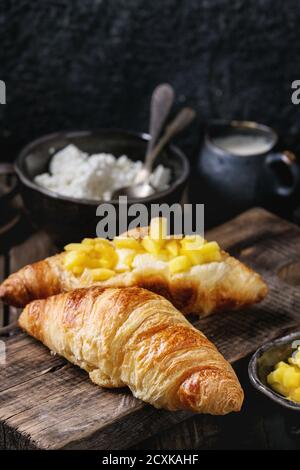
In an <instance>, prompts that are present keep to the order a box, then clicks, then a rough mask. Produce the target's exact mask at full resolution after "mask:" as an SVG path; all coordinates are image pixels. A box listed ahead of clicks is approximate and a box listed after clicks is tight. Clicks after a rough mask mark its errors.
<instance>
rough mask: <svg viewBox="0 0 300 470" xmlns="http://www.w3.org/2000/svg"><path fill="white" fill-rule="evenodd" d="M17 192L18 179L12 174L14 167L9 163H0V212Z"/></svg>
mask: <svg viewBox="0 0 300 470" xmlns="http://www.w3.org/2000/svg"><path fill="white" fill-rule="evenodd" d="M17 190H18V179H17V177H16V175H15V174H14V166H13V165H12V164H10V163H0V210H2V209H4V208H5V207H6V206H7V204H8V203H9V201H10V200H11V199H12V198H13V197H14V196H15V195H16V193H17Z"/></svg>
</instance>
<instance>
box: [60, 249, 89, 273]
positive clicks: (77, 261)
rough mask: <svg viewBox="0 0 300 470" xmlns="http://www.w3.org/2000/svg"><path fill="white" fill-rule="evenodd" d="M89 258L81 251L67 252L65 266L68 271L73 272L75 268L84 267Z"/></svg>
mask: <svg viewBox="0 0 300 470" xmlns="http://www.w3.org/2000/svg"><path fill="white" fill-rule="evenodd" d="M87 260H88V257H87V255H86V254H85V253H84V252H81V251H67V253H66V255H65V258H64V265H65V267H66V268H67V269H69V270H71V269H72V268H74V267H75V266H78V265H79V266H84V265H85V263H86V262H87Z"/></svg>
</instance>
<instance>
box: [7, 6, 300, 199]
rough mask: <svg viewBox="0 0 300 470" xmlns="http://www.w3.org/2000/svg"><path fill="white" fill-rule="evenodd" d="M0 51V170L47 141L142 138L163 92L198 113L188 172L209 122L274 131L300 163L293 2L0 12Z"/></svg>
mask: <svg viewBox="0 0 300 470" xmlns="http://www.w3.org/2000/svg"><path fill="white" fill-rule="evenodd" d="M0 45H1V47H0V79H2V80H5V81H6V85H7V104H6V105H2V106H0V150H1V153H0V160H6V159H12V158H14V156H15V155H16V152H17V151H18V150H19V149H20V147H21V146H22V145H23V144H24V143H27V142H29V141H30V140H32V139H33V138H35V137H38V136H40V135H41V134H45V133H49V132H52V131H57V130H62V129H74V128H78V129H85V128H97V127H110V126H115V127H125V128H131V129H136V130H146V129H147V121H148V107H149V98H150V94H151V91H152V90H153V88H154V87H155V85H157V84H158V83H159V82H163V81H167V82H170V83H171V84H173V85H174V87H175V89H176V92H177V106H179V104H183V103H188V104H191V105H192V106H193V107H194V108H195V109H196V110H197V111H198V122H197V123H195V124H194V125H193V127H192V128H190V129H189V130H188V131H187V132H186V133H185V135H184V136H182V137H181V138H180V144H181V145H182V146H183V148H184V150H185V151H186V152H187V154H188V155H189V157H190V159H191V160H192V161H193V160H194V159H195V156H196V153H197V149H198V147H199V142H200V140H201V135H202V132H203V123H204V122H205V121H207V120H208V119H210V118H237V119H252V120H257V121H260V122H263V123H266V124H269V125H272V126H275V128H277V129H278V130H279V132H280V134H281V135H282V138H283V141H284V142H283V143H284V145H292V148H294V149H296V150H297V153H299V156H300V145H299V143H300V138H299V136H300V132H299V131H300V105H299V106H295V105H293V104H292V103H291V82H292V81H293V80H295V79H300V2H299V1H298V0H285V1H284V2H283V1H282V0H248V1H245V0H227V1H226V0H181V1H180V0H163V1H159V0H154V1H151V2H146V1H145V0H111V1H109V0H73V1H71V0H43V1H42V2H37V1H33V0H32V1H30V0H18V1H15V0H7V1H4V0H0ZM298 149H299V150H298ZM299 200H300V198H299Z"/></svg>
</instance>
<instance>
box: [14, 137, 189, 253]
mask: <svg viewBox="0 0 300 470" xmlns="http://www.w3.org/2000/svg"><path fill="white" fill-rule="evenodd" d="M148 139H149V136H148V135H147V134H136V133H131V132H127V131H122V130H99V131H94V132H90V131H87V132H85V131H84V132H62V133H57V134H52V135H47V136H45V137H42V138H40V139H38V140H35V141H34V142H32V143H31V144H29V145H28V146H27V147H25V148H24V149H23V150H22V152H21V153H20V155H19V156H18V158H17V160H16V165H15V167H16V172H17V174H18V177H19V179H20V181H21V194H22V198H23V201H24V205H25V208H26V210H27V212H28V213H29V214H30V217H31V219H32V221H33V222H34V224H35V225H37V226H38V227H40V228H43V229H44V230H46V231H47V232H48V234H49V235H50V236H51V238H52V239H53V240H54V241H55V242H56V243H57V244H58V245H61V244H63V243H65V242H70V241H78V240H80V239H82V238H83V237H86V236H95V233H96V225H97V223H98V222H99V220H100V217H99V216H98V217H96V209H97V207H98V206H99V204H101V202H103V201H93V200H88V199H75V198H71V197H66V196H60V195H58V194H56V193H54V192H52V191H49V190H47V189H45V188H42V187H40V186H38V185H37V184H36V183H35V182H34V177H35V176H36V175H39V174H40V173H43V172H45V171H48V165H49V161H50V159H51V157H52V156H53V155H54V154H55V153H56V152H57V151H58V150H61V149H62V148H64V147H66V145H68V144H70V143H73V144H74V145H76V146H78V147H79V148H80V149H81V150H83V151H84V152H87V153H89V154H92V153H100V152H105V153H112V154H113V155H116V156H120V155H123V154H125V155H127V156H128V157H129V158H130V159H132V160H143V159H144V155H145V151H146V145H147V141H148ZM159 163H162V164H164V165H165V166H166V167H168V168H170V169H171V184H170V187H169V188H168V189H166V190H164V191H160V192H157V193H155V194H153V195H152V196H149V197H147V198H143V199H138V200H137V199H136V200H133V199H132V200H129V199H128V206H129V205H130V204H133V203H137V202H142V203H144V204H146V205H147V206H148V207H149V206H150V204H154V203H156V204H162V203H167V204H173V203H176V202H180V200H181V197H182V193H183V190H184V187H185V185H186V181H187V178H188V174H189V163H188V160H187V158H186V156H185V155H184V154H183V153H182V152H181V150H179V149H178V148H177V147H175V146H173V145H170V146H168V147H167V148H166V149H165V150H164V151H162V153H161V155H160V156H159V157H158V159H157V163H156V164H159ZM70 164H71V162H70ZM110 202H111V203H112V204H113V205H114V207H115V208H116V213H118V201H110Z"/></svg>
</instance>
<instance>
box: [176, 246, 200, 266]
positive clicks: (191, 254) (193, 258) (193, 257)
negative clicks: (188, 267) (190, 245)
mask: <svg viewBox="0 0 300 470" xmlns="http://www.w3.org/2000/svg"><path fill="white" fill-rule="evenodd" d="M180 254H183V255H185V256H187V257H188V258H189V260H190V262H191V263H192V264H193V265H194V266H196V265H197V264H203V263H204V261H205V258H204V256H203V255H201V253H200V252H199V251H198V250H181V251H180Z"/></svg>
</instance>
